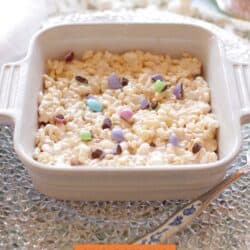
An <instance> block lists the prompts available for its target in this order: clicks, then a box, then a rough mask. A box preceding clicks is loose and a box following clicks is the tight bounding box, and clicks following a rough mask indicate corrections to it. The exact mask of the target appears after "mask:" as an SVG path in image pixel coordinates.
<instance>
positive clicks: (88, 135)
mask: <svg viewBox="0 0 250 250" xmlns="http://www.w3.org/2000/svg"><path fill="white" fill-rule="evenodd" d="M80 137H81V139H82V141H91V140H92V135H91V133H90V132H89V131H88V130H82V131H81V132H80Z"/></svg>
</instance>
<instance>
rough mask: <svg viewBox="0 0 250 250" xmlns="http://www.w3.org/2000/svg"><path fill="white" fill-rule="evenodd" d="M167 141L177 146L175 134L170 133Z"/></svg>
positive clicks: (177, 140) (177, 141)
mask: <svg viewBox="0 0 250 250" xmlns="http://www.w3.org/2000/svg"><path fill="white" fill-rule="evenodd" d="M168 141H169V143H171V144H172V145H173V146H175V147H177V146H178V144H179V139H178V137H177V136H176V134H171V135H170V136H169V138H168Z"/></svg>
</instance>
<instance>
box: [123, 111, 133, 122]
mask: <svg viewBox="0 0 250 250" xmlns="http://www.w3.org/2000/svg"><path fill="white" fill-rule="evenodd" d="M133 114H134V113H133V111H132V110H131V109H127V108H126V109H123V110H121V112H120V117H121V118H122V119H123V120H125V121H129V120H130V119H131V118H132V116H133Z"/></svg>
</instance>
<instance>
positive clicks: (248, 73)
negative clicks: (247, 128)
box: [232, 63, 250, 124]
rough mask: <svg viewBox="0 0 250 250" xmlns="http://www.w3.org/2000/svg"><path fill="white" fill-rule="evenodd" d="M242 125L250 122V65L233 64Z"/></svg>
mask: <svg viewBox="0 0 250 250" xmlns="http://www.w3.org/2000/svg"><path fill="white" fill-rule="evenodd" d="M232 66H233V78H234V82H235V84H236V86H235V87H236V88H235V89H236V92H237V99H238V101H239V104H240V118H241V123H242V124H244V123H249V122H250V64H241V63H232Z"/></svg>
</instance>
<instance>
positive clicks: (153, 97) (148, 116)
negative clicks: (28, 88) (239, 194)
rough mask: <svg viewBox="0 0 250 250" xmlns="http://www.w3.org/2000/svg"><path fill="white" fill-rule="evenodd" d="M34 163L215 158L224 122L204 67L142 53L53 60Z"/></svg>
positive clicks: (103, 53) (176, 161) (92, 54)
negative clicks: (212, 100)
mask: <svg viewBox="0 0 250 250" xmlns="http://www.w3.org/2000/svg"><path fill="white" fill-rule="evenodd" d="M47 67H48V72H47V74H45V75H44V89H43V92H41V93H40V95H39V107H38V122H39V128H38V131H37V135H36V140H35V144H36V148H35V151H34V155H33V156H34V159H36V160H37V161H39V162H42V163H45V164H52V165H71V166H80V165H90V166H93V165H101V166H123V165H130V166H135V165H159V164H187V163H208V162H213V161H216V160H217V154H216V151H217V141H216V132H217V128H218V122H217V120H216V118H215V116H214V114H212V113H211V106H210V92H209V87H208V84H207V82H206V81H205V80H204V79H203V77H202V76H201V62H200V61H199V60H198V59H197V58H195V57H193V56H191V55H189V54H187V53H184V54H183V55H182V56H181V57H180V58H178V59H176V58H171V57H170V56H169V55H166V54H152V53H149V52H143V51H140V50H136V51H128V52H124V53H121V54H116V53H111V52H109V51H86V52H85V53H84V54H83V56H82V58H81V60H77V59H74V53H73V52H69V53H68V54H67V55H66V56H65V58H64V60H48V64H47Z"/></svg>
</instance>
